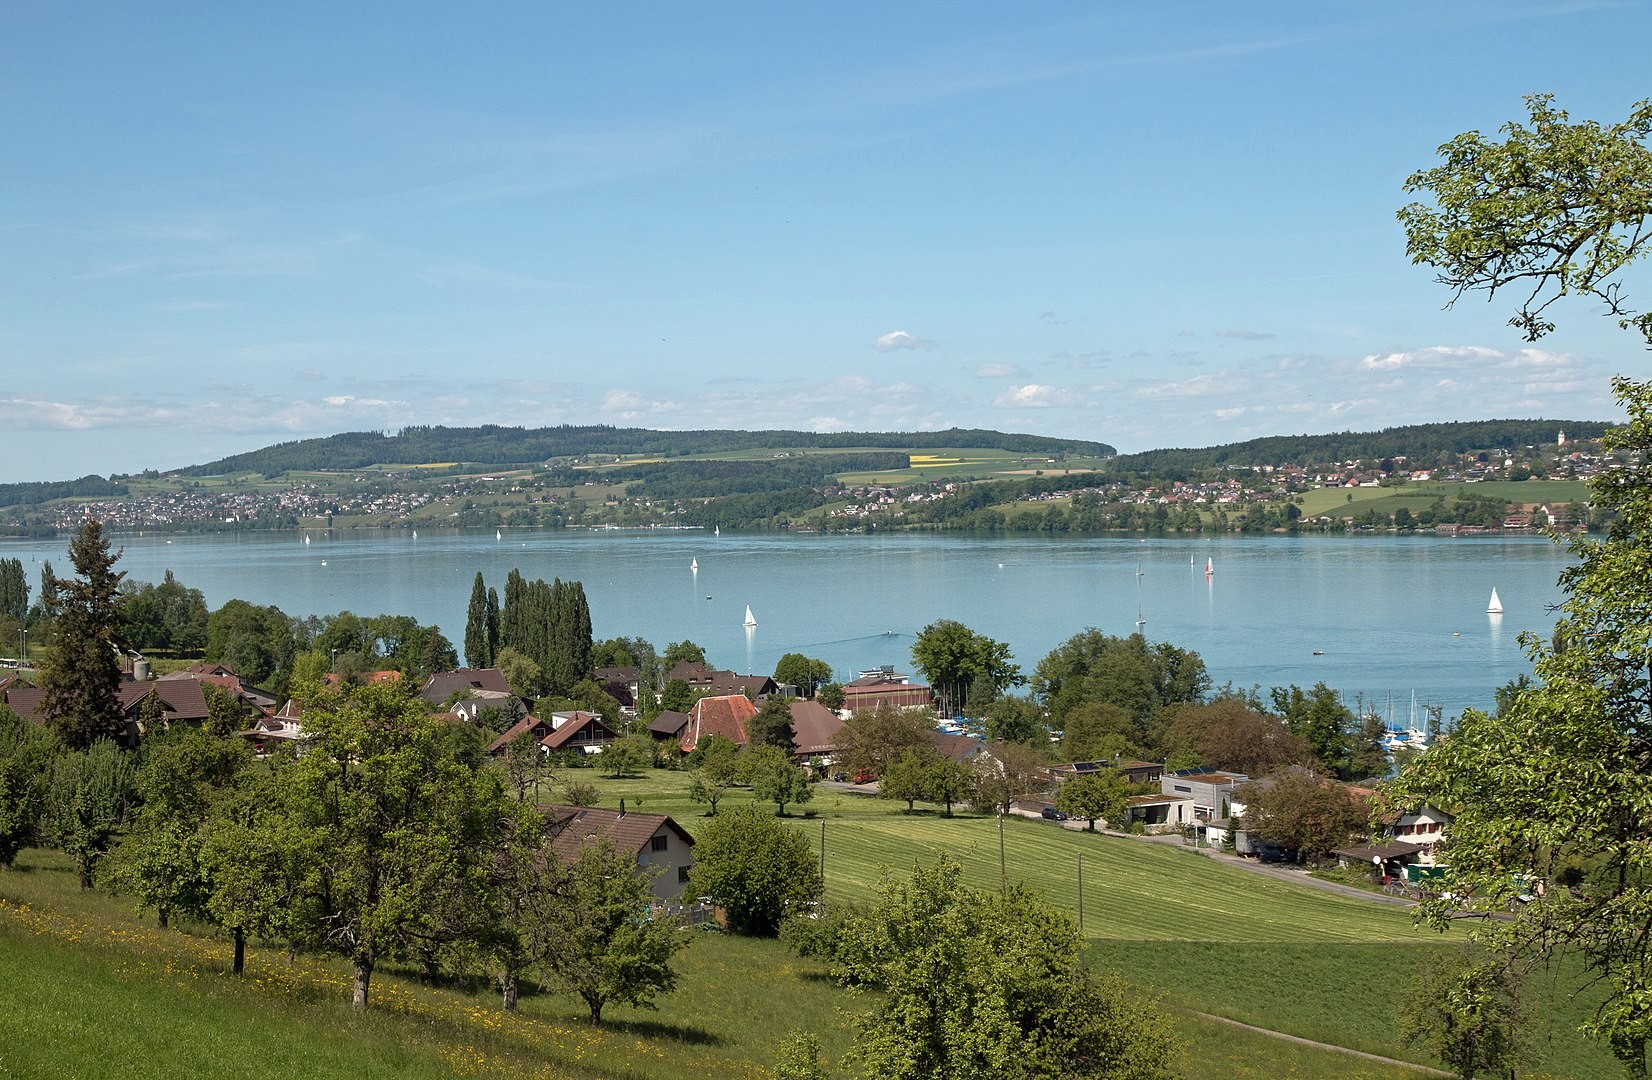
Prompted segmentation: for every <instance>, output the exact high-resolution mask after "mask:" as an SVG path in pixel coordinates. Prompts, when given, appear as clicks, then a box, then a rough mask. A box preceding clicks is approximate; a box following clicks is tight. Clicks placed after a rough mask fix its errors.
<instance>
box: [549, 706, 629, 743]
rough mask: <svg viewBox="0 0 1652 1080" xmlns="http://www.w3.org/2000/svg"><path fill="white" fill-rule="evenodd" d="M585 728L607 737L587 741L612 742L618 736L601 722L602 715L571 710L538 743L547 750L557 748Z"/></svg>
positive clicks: (571, 739) (570, 740) (568, 741)
mask: <svg viewBox="0 0 1652 1080" xmlns="http://www.w3.org/2000/svg"><path fill="white" fill-rule="evenodd" d="M587 728H589V729H591V730H592V731H593V732H594V733H596V734H598V735H606V736H607V739H590V740H587V741H589V742H599V741H603V742H613V741H614V740H615V739H617V738H619V736H618V735H615V734H614V731H613V729H612V728H610V727H609V726H608V725H607V724H604V723H603V722H602V717H600V716H598V715H597V714H596V713H588V712H571V713H568V714H566V718H565V719H563V721H562V723H560V724H558V725H557V726H556V728H555V729H554V730H553V731H551V733H550V734H548V735H546V736H545V737H544V738H543V739H540V740H539V745H540V746H543V747H545V748H546V749H548V750H559V749H561V748H562V747H564V746H566V745H567V744H568V743H570V742H572V741H573V738H574V736H575V735H577V734H579V733H580V732H581V731H584V730H586V729H587Z"/></svg>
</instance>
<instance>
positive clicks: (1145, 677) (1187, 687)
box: [1032, 628, 1210, 730]
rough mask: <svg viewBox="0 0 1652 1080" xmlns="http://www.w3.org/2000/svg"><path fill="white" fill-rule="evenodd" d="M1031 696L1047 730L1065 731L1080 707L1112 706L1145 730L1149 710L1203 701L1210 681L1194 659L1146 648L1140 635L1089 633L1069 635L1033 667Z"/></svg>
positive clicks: (1161, 646)
mask: <svg viewBox="0 0 1652 1080" xmlns="http://www.w3.org/2000/svg"><path fill="white" fill-rule="evenodd" d="M1032 688H1033V694H1034V696H1036V697H1037V698H1038V700H1039V701H1041V702H1042V703H1043V704H1044V707H1045V709H1046V710H1047V711H1048V714H1049V722H1050V726H1051V727H1052V728H1055V729H1056V730H1062V729H1064V728H1066V726H1067V714H1068V713H1070V712H1071V711H1072V710H1073V709H1075V708H1077V707H1078V706H1080V705H1083V704H1087V703H1093V704H1105V705H1115V706H1117V707H1119V708H1121V709H1123V710H1125V712H1127V713H1129V714H1130V716H1131V717H1132V718H1134V720H1135V722H1136V725H1137V728H1138V729H1139V730H1145V729H1146V726H1147V724H1148V721H1149V720H1150V719H1151V718H1152V716H1153V713H1154V711H1155V710H1157V709H1159V708H1162V707H1163V706H1166V705H1173V704H1176V703H1178V702H1189V701H1192V702H1197V701H1203V700H1204V698H1205V695H1206V693H1207V692H1208V691H1209V690H1210V676H1209V674H1208V673H1207V672H1206V671H1205V664H1204V660H1202V659H1201V658H1200V656H1199V654H1198V653H1196V652H1193V651H1191V650H1187V649H1179V648H1177V647H1176V646H1174V645H1171V644H1169V643H1168V642H1159V643H1157V644H1151V643H1149V642H1148V640H1147V639H1146V638H1145V637H1143V636H1142V635H1140V634H1132V635H1131V636H1129V637H1113V636H1111V635H1109V634H1103V633H1102V632H1101V631H1099V630H1096V629H1094V628H1091V629H1088V630H1084V631H1082V632H1080V633H1078V634H1074V635H1073V636H1072V637H1070V638H1068V639H1067V640H1066V641H1064V642H1062V643H1061V644H1060V645H1058V646H1056V647H1055V649H1054V650H1052V651H1051V652H1050V653H1049V655H1047V656H1045V657H1044V659H1042V660H1040V661H1039V662H1038V667H1037V668H1036V669H1035V670H1034V672H1033V677H1032Z"/></svg>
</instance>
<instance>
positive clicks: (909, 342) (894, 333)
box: [872, 330, 935, 352]
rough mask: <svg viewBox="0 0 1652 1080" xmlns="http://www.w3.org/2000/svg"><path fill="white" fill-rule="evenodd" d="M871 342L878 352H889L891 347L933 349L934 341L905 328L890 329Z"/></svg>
mask: <svg viewBox="0 0 1652 1080" xmlns="http://www.w3.org/2000/svg"><path fill="white" fill-rule="evenodd" d="M872 344H873V346H874V347H875V348H876V349H877V350H878V351H879V352H889V351H891V350H893V349H933V348H934V347H935V343H934V342H933V341H930V340H929V339H928V338H921V337H917V336H916V335H914V334H909V333H907V332H906V331H905V330H891V331H890V332H889V333H887V334H884V335H883V336H882V337H880V338H878V340H876V341H874V342H873V343H872Z"/></svg>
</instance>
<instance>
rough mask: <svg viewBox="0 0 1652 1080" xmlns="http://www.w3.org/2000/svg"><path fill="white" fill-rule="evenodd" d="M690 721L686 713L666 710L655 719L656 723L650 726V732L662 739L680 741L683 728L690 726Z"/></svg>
mask: <svg viewBox="0 0 1652 1080" xmlns="http://www.w3.org/2000/svg"><path fill="white" fill-rule="evenodd" d="M690 719H691V717H690V716H689V715H688V714H687V713H685V712H677V711H676V710H674V709H666V710H664V711H663V712H661V713H660V715H658V716H656V717H654V722H653V723H652V724H649V725H648V730H649V732H650V733H651V734H653V735H656V736H658V737H659V738H662V739H679V738H682V734H683V728H685V727H687V726H688V722H689V720H690Z"/></svg>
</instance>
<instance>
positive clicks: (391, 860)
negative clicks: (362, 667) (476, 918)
mask: <svg viewBox="0 0 1652 1080" xmlns="http://www.w3.org/2000/svg"><path fill="white" fill-rule="evenodd" d="M444 727H445V725H444V724H443V723H442V722H441V721H440V720H437V719H435V718H434V717H432V716H430V715H429V714H428V713H426V712H425V710H424V708H423V704H422V703H421V702H419V701H418V700H417V699H415V698H412V697H410V696H409V695H408V693H407V691H406V689H405V688H403V687H400V686H397V685H394V684H383V685H370V686H362V687H356V688H351V689H349V690H347V691H346V692H344V693H343V694H340V695H338V696H335V697H333V698H331V699H329V700H324V701H322V702H320V703H318V704H316V705H314V706H312V708H311V709H310V710H309V711H308V712H306V713H305V714H304V730H305V733H306V735H307V736H308V738H307V740H306V743H305V750H304V753H303V754H301V755H299V757H298V758H297V759H296V760H295V761H293V762H291V763H289V764H287V765H284V766H283V767H282V768H281V769H279V770H277V771H276V772H275V773H274V774H273V778H274V782H275V796H276V797H275V799H274V804H275V806H277V807H278V808H279V816H278V817H276V819H275V820H273V821H272V822H271V827H272V828H273V829H274V832H275V835H277V836H278V837H280V838H281V841H282V843H283V846H284V848H285V850H284V854H283V860H284V861H285V862H286V863H287V864H288V865H291V866H293V867H295V868H297V869H296V874H297V880H296V883H295V887H294V892H295V898H294V901H293V908H294V915H293V920H292V928H291V930H290V931H289V932H290V933H291V934H292V935H293V937H294V938H295V943H296V944H302V945H308V946H310V947H313V948H316V949H319V950H321V951H323V952H329V953H333V954H335V955H339V956H343V957H344V958H346V959H347V960H348V961H349V962H350V964H351V967H352V972H353V979H352V989H351V996H352V1001H353V1004H354V1005H355V1007H356V1008H358V1009H365V1008H366V1007H367V1004H368V992H369V989H370V987H371V980H372V977H373V972H374V970H375V968H376V967H377V965H378V963H379V961H380V960H382V959H385V958H387V957H393V956H397V955H405V954H406V952H407V951H408V949H409V947H410V945H411V944H412V943H413V942H414V941H416V940H418V939H421V938H429V937H430V936H431V934H432V932H433V930H434V928H435V922H436V919H437V917H438V914H439V912H440V911H441V909H442V906H443V903H444V902H447V901H448V900H449V899H450V897H451V892H452V890H454V889H456V888H471V889H480V888H482V887H484V885H485V878H486V867H485V865H484V864H485V857H486V855H487V853H488V852H489V851H490V849H491V838H492V829H493V826H494V823H495V822H496V821H497V820H498V819H499V818H500V817H501V816H502V815H504V814H506V813H508V812H509V810H508V808H509V806H510V805H511V803H510V800H508V799H507V798H506V797H505V794H504V792H503V790H502V788H501V785H500V782H499V780H498V777H497V774H496V773H495V772H493V771H492V770H489V769H486V768H484V767H482V766H481V764H480V762H472V761H469V760H466V758H465V757H463V756H460V755H459V754H457V753H456V752H455V751H456V749H457V748H456V746H455V745H454V743H453V742H452V741H451V740H449V739H448V738H447V737H446V733H445V732H444V730H443V728H444ZM438 901H441V902H438Z"/></svg>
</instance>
